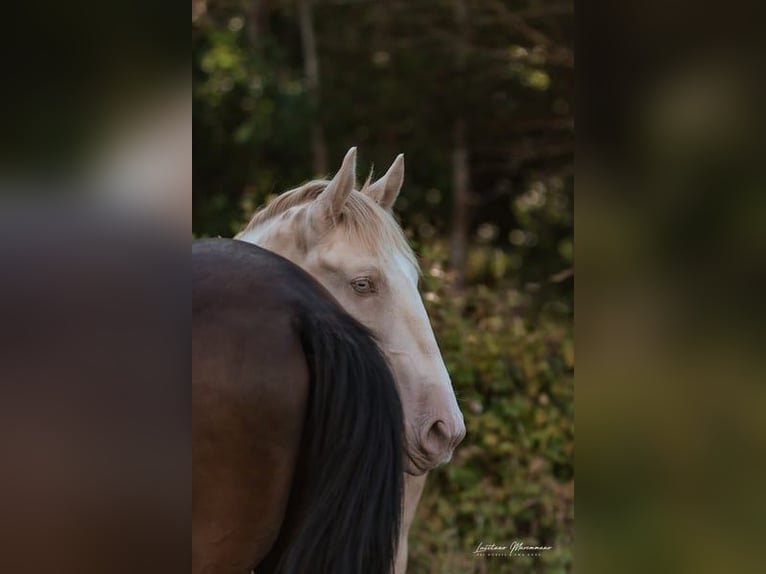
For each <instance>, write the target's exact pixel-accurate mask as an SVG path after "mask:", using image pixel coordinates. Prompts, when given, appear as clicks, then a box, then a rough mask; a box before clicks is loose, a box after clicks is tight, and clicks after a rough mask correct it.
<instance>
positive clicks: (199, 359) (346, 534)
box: [192, 239, 404, 574]
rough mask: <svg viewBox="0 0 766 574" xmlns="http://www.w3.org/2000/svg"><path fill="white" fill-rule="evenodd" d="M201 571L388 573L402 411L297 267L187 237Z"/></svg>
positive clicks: (370, 359) (375, 355)
mask: <svg viewBox="0 0 766 574" xmlns="http://www.w3.org/2000/svg"><path fill="white" fill-rule="evenodd" d="M192 290H193V291H192V323H193V326H192V417H193V423H192V428H193V494H192V500H193V523H192V572H193V574H202V573H211V574H247V573H249V572H250V571H251V570H252V569H254V570H255V572H256V574H266V573H271V572H274V573H280V574H282V573H285V574H286V573H291V574H293V573H294V574H315V573H316V574H352V573H353V574H389V572H390V570H391V567H392V563H393V559H394V556H395V546H396V541H397V539H398V534H399V521H400V513H401V504H402V501H401V496H402V488H403V485H402V482H403V480H402V473H403V458H404V454H403V446H402V424H403V423H402V410H401V403H400V400H399V395H398V394H397V391H396V387H395V384H394V380H393V377H392V375H391V372H390V370H389V368H388V365H387V363H386V360H385V358H384V356H383V355H382V353H381V352H380V350H379V349H378V346H377V344H376V343H375V341H374V339H373V338H372V336H371V335H370V333H369V332H368V331H367V329H365V328H364V327H363V326H362V325H361V324H360V323H358V322H357V321H356V320H355V319H353V318H352V317H351V316H350V315H348V314H347V313H346V312H345V311H343V309H342V308H341V307H340V306H339V304H338V303H337V302H336V301H335V299H334V298H333V297H332V296H331V295H330V294H329V293H328V292H327V291H326V290H325V289H324V288H323V287H321V286H320V285H319V284H318V283H317V282H316V281H315V280H314V279H313V278H312V277H311V276H310V275H308V274H307V273H306V272H304V271H303V270H302V269H300V268H299V267H297V266H296V265H294V264H293V263H291V262H289V261H288V260H287V259H284V258H282V257H281V256H279V255H276V254H274V253H272V252H270V251H267V250H264V249H261V248H259V247H256V246H254V245H250V244H247V243H244V242H240V241H236V240H226V239H213V240H201V241H196V242H194V243H193V244H192Z"/></svg>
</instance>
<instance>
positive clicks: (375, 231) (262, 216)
mask: <svg viewBox="0 0 766 574" xmlns="http://www.w3.org/2000/svg"><path fill="white" fill-rule="evenodd" d="M329 183H330V182H329V181H328V180H314V181H310V182H308V183H306V184H304V185H302V186H300V187H297V188H295V189H291V190H289V191H286V192H284V193H283V194H281V195H279V196H277V197H276V198H274V199H273V200H272V201H271V202H270V203H269V204H268V205H266V206H264V207H262V208H261V209H259V210H258V211H257V212H256V213H255V215H253V217H252V219H251V220H250V222H249V223H248V224H247V226H245V228H244V229H243V230H242V231H241V232H240V234H239V235H242V234H244V233H247V232H248V231H251V230H252V229H255V228H256V227H258V226H259V225H263V224H266V223H268V222H270V221H272V220H274V219H275V218H276V217H278V216H280V215H282V214H284V213H286V212H287V211H289V210H291V209H293V208H298V207H308V206H309V205H310V204H311V202H313V201H314V200H315V199H316V198H317V197H319V194H320V193H322V192H323V191H324V189H325V188H326V187H327V185H328V184H329ZM296 219H297V218H296ZM300 221H302V223H303V226H304V227H305V229H303V230H302V232H303V233H304V234H306V235H307V234H308V233H309V232H310V229H309V228H308V226H309V225H310V224H311V223H310V218H308V217H304V218H302V219H300ZM335 226H336V228H337V229H339V230H342V231H344V232H345V233H347V234H348V235H347V240H348V241H350V242H360V243H361V244H362V245H364V247H365V248H367V249H368V250H369V251H371V252H373V253H376V254H378V255H379V256H381V257H382V258H385V259H387V258H388V257H390V256H392V255H396V254H399V255H402V256H403V257H405V259H406V260H407V261H408V262H409V263H410V264H411V265H412V266H413V268H414V269H416V270H417V271H418V273H420V266H419V265H418V261H417V257H416V256H415V253H414V252H413V251H412V248H411V247H410V244H409V242H408V241H407V238H406V237H405V235H404V232H403V231H402V228H401V227H400V226H399V223H398V222H397V221H396V219H395V218H394V216H393V214H392V213H391V212H390V211H388V210H386V209H383V208H382V207H380V206H379V205H378V204H377V203H375V201H373V200H372V199H370V198H369V197H368V196H367V195H365V194H364V193H362V192H359V191H356V190H355V191H352V192H351V193H350V194H349V196H348V198H347V199H346V202H345V204H344V205H343V210H342V211H341V213H340V216H339V217H338V218H337V220H336V221H335ZM298 231H300V230H298Z"/></svg>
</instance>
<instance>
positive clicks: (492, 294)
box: [192, 0, 574, 574]
mask: <svg viewBox="0 0 766 574" xmlns="http://www.w3.org/2000/svg"><path fill="white" fill-rule="evenodd" d="M573 25H574V23H573V5H572V2H571V1H570V0H565V1H560V0H530V1H527V2H516V1H514V2H510V1H507V0H471V1H469V0H424V1H419V2H405V1H403V0H389V1H374V0H314V1H310V0H219V1H215V2H214V1H212V0H211V1H206V0H195V1H194V2H193V5H192V48H193V68H192V74H193V96H192V97H193V127H194V134H193V143H194V145H193V180H194V187H193V218H192V232H193V235H194V236H197V237H201V236H218V235H221V236H224V237H227V236H228V237H230V236H233V235H234V234H235V233H236V232H237V231H239V230H240V228H241V227H242V226H243V225H244V223H246V221H247V220H248V219H249V218H250V217H251V216H252V214H253V212H254V211H255V210H256V209H257V208H258V207H260V206H262V205H264V204H265V203H267V202H268V201H269V200H270V199H271V198H272V197H274V196H275V195H277V194H279V193H281V192H283V191H285V190H287V189H290V188H293V187H296V186H297V185H299V184H300V183H302V182H304V181H306V180H307V179H311V178H314V177H317V176H326V175H331V174H333V173H334V171H335V170H337V168H338V166H339V164H340V160H341V158H342V157H343V154H344V153H345V151H346V150H347V149H348V148H349V147H351V146H358V148H359V154H360V157H359V163H358V170H359V174H358V176H359V178H360V181H361V180H362V179H363V178H364V177H366V176H367V173H368V172H369V170H370V169H372V167H373V166H374V167H375V171H376V173H378V174H379V175H380V174H382V173H383V172H385V170H386V169H387V168H388V166H389V165H390V163H391V162H392V161H393V159H394V157H395V156H396V155H397V154H398V153H404V154H405V160H406V177H405V184H404V189H403V191H402V194H401V195H400V197H399V200H398V202H397V204H396V206H395V207H396V212H397V215H398V216H399V217H400V219H401V222H402V225H403V227H404V229H405V230H406V233H407V235H408V236H409V238H410V240H411V242H412V244H413V246H414V248H415V250H416V252H417V253H418V255H419V257H420V262H421V265H422V267H423V271H424V281H423V284H422V292H423V296H424V298H425V301H426V305H427V307H428V310H429V314H430V316H431V319H432V322H433V324H434V327H435V331H436V334H437V337H438V339H439V342H440V345H441V348H442V351H443V354H444V358H445V361H446V364H447V366H448V369H449V371H450V373H451V376H452V379H453V383H454V386H455V389H456V392H457V395H458V400H459V402H460V405H461V408H462V410H463V412H464V414H465V418H466V424H467V429H468V435H467V438H466V440H465V441H464V443H463V444H462V445H461V447H460V448H459V449H458V451H457V452H456V455H455V458H454V460H453V461H452V462H451V463H450V464H449V465H448V466H446V467H444V468H442V469H439V470H438V471H435V472H433V473H431V475H430V477H429V481H428V484H427V487H426V491H425V493H424V496H423V499H422V502H421V504H420V507H419V512H418V517H417V519H416V522H415V524H414V526H413V528H412V532H411V536H410V570H409V571H410V572H413V573H416V574H417V573H430V572H439V573H442V572H444V573H472V572H477V573H485V572H551V573H554V572H555V573H558V572H570V571H571V570H572V558H573V546H572V545H573V494H574V487H573V477H574V468H573V449H574V442H573V424H574V422H573V394H574V392H573V371H574V346H573V341H572V319H573V282H574V279H573V239H572V238H573V221H572V215H573V171H574V170H573V161H574V133H573V127H574V119H573V90H574V57H573V47H572V44H573ZM514 540H519V541H523V542H525V543H527V544H536V545H547V546H551V547H553V550H551V551H547V552H545V553H543V556H541V557H513V558H505V557H502V558H481V557H476V556H474V555H473V551H474V549H475V548H476V546H477V544H478V543H479V542H483V543H485V544H489V543H494V544H498V545H503V544H505V545H508V544H510V543H511V542H512V541H514Z"/></svg>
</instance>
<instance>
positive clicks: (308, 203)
mask: <svg viewBox="0 0 766 574" xmlns="http://www.w3.org/2000/svg"><path fill="white" fill-rule="evenodd" d="M355 172H356V148H351V149H350V150H349V151H348V153H347V154H346V157H345V159H344V160H343V164H342V165H341V168H340V170H339V171H338V173H337V174H336V175H335V177H334V178H333V179H332V180H331V181H324V180H321V181H312V182H309V183H307V184H305V185H303V186H301V187H299V188H296V189H293V190H291V191H288V192H286V193H284V194H282V195H280V196H279V197H277V198H276V199H274V200H273V201H272V202H271V203H270V204H269V205H267V206H266V207H265V208H263V209H261V210H260V211H258V212H257V213H256V214H255V215H254V216H253V218H252V220H251V221H250V223H249V224H248V225H247V227H246V228H245V229H244V230H243V231H242V232H241V233H239V235H237V239H239V240H242V241H247V242H250V243H254V244H256V245H259V246H261V247H263V248H266V249H269V250H271V251H274V252H276V253H278V254H280V255H282V256H283V257H286V258H287V259H289V260H291V261H292V262H293V263H295V264H297V265H299V266H300V267H302V268H303V269H305V270H306V271H308V272H309V273H310V274H311V275H313V276H314V277H315V278H316V279H317V280H318V281H319V282H320V283H322V285H324V286H325V287H326V288H327V290H328V291H330V292H331V293H332V294H333V295H334V296H335V298H336V299H337V300H338V302H339V303H340V304H341V305H342V306H343V307H344V308H345V309H346V311H348V313H350V314H351V315H352V316H354V317H355V318H356V319H357V320H359V321H360V322H362V323H363V324H364V325H366V326H367V327H368V328H369V329H370V330H371V331H372V332H373V333H374V334H375V336H376V338H377V340H378V341H379V343H380V345H381V348H382V349H383V351H384V352H385V354H386V356H387V358H388V360H389V363H390V364H391V367H392V369H393V371H394V376H395V378H396V382H397V386H398V388H399V393H400V395H401V399H402V406H403V409H404V421H405V437H404V440H405V446H406V452H407V461H406V467H405V468H406V471H407V476H405V479H406V480H405V500H404V514H403V518H402V536H401V539H400V543H399V552H398V555H397V561H396V570H395V572H396V574H402V573H404V572H405V570H406V564H407V533H408V531H409V528H410V525H411V523H412V519H413V517H414V514H415V508H416V507H417V504H418V502H419V500H420V495H421V493H422V489H423V484H424V482H425V474H426V473H427V472H428V471H429V470H430V469H432V468H434V467H436V466H437V465H440V464H443V463H445V462H448V461H449V460H450V459H451V457H452V451H453V450H454V448H455V447H456V446H457V444H458V443H459V442H460V441H461V440H462V439H463V437H464V436H465V425H464V423H463V416H462V414H461V412H460V409H459V408H458V405H457V400H456V399H455V393H454V391H453V389H452V384H451V382H450V377H449V374H448V373H447V369H446V367H445V366H444V361H443V360H442V356H441V353H440V351H439V347H438V346H437V344H436V338H435V337H434V334H433V330H432V329H431V325H430V322H429V320H428V315H427V314H426V310H425V307H424V306H423V301H422V300H421V298H420V294H419V293H418V278H419V276H420V271H419V267H418V264H417V260H416V258H415V255H414V253H413V252H412V249H411V248H410V246H409V244H408V243H407V239H406V238H405V236H404V234H403V233H402V230H401V228H400V227H399V225H398V224H397V222H396V220H395V219H394V216H393V214H392V207H393V205H394V201H396V198H397V196H398V195H399V191H400V190H401V187H402V181H403V179H404V157H403V156H402V155H400V156H398V157H397V158H396V160H395V161H394V163H393V164H392V166H391V168H390V169H389V170H388V172H387V173H386V174H385V175H384V176H383V177H381V178H380V179H379V180H377V181H375V182H374V183H372V182H370V181H369V180H368V181H367V182H366V183H365V185H364V186H363V187H362V189H361V191H357V190H355V189H354V186H355V182H356V173H355Z"/></svg>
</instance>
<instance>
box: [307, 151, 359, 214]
mask: <svg viewBox="0 0 766 574" xmlns="http://www.w3.org/2000/svg"><path fill="white" fill-rule="evenodd" d="M355 183H356V148H355V147H352V148H351V149H350V150H348V152H346V157H344V158H343V163H342V164H341V166H340V169H339V170H338V173H336V174H335V177H334V178H332V180H331V181H330V183H328V184H327V187H326V188H325V190H324V191H323V192H322V193H321V194H319V197H318V198H317V200H316V205H317V208H318V210H317V214H318V215H321V217H323V218H329V219H330V220H331V221H335V220H336V219H337V217H338V215H340V212H341V211H342V210H343V205H344V204H345V203H346V200H347V199H348V196H349V195H350V194H351V192H352V191H353V190H354V184H355Z"/></svg>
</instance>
